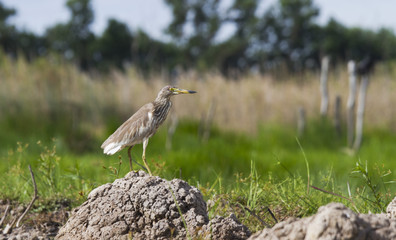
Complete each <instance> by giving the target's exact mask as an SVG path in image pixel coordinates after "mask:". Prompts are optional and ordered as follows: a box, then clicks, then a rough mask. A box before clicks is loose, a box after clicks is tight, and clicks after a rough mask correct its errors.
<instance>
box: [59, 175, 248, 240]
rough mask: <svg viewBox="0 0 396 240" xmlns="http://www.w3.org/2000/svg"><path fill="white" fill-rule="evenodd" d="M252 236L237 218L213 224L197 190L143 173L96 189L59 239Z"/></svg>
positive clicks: (214, 221) (71, 218)
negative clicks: (211, 235)
mask: <svg viewBox="0 0 396 240" xmlns="http://www.w3.org/2000/svg"><path fill="white" fill-rule="evenodd" d="M175 200H176V201H175ZM179 212H181V213H182V216H180V214H179ZM222 224H223V225H224V226H221V225H222ZM208 231H209V232H208ZM248 231H249V230H248V229H247V228H246V227H245V226H243V225H242V224H240V223H239V222H238V220H236V218H235V216H233V217H229V218H220V217H217V218H215V219H214V220H212V221H211V222H210V223H209V219H208V214H207V212H206V203H205V201H204V200H203V198H202V194H201V193H200V192H199V191H198V189H196V188H195V187H191V186H190V185H188V184H187V183H186V182H184V181H182V180H180V179H174V180H172V181H167V180H164V179H161V178H159V177H153V176H149V175H147V174H146V173H145V172H143V171H140V172H137V173H135V172H130V173H128V174H127V175H126V176H125V177H124V178H122V179H117V180H115V181H114V182H113V183H112V184H105V185H103V186H100V187H98V188H96V189H94V190H93V191H92V192H91V193H90V194H89V195H88V199H87V201H86V202H84V203H83V204H82V205H81V206H79V207H78V208H76V209H75V210H74V211H73V212H72V214H71V217H70V218H69V220H68V221H67V223H66V224H65V225H64V226H63V227H62V228H61V229H60V230H59V232H58V235H57V236H56V239H128V238H133V239H170V238H172V239H186V237H187V236H190V237H191V236H192V237H194V236H198V235H199V234H201V236H208V235H210V234H213V238H212V239H246V238H247V237H248V236H249V235H250V232H248ZM239 232H241V234H239Z"/></svg>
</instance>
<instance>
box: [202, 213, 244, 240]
mask: <svg viewBox="0 0 396 240" xmlns="http://www.w3.org/2000/svg"><path fill="white" fill-rule="evenodd" d="M250 235H251V233H250V231H249V229H248V228H247V227H246V226H245V225H243V224H241V223H240V222H239V221H238V219H237V218H236V216H235V215H234V214H231V215H230V216H229V217H227V218H223V217H220V216H216V217H215V218H213V219H212V220H210V222H209V224H207V225H205V226H203V228H202V231H201V233H200V237H201V238H203V239H219V240H223V239H224V240H228V239H234V240H242V239H247V238H248V237H249V236H250Z"/></svg>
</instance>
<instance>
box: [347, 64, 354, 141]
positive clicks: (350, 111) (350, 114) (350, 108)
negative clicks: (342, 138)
mask: <svg viewBox="0 0 396 240" xmlns="http://www.w3.org/2000/svg"><path fill="white" fill-rule="evenodd" d="M348 73H349V96H348V101H347V141H348V147H352V145H353V137H354V126H355V124H354V122H355V113H354V112H355V99H356V63H355V61H352V60H351V61H349V62H348Z"/></svg>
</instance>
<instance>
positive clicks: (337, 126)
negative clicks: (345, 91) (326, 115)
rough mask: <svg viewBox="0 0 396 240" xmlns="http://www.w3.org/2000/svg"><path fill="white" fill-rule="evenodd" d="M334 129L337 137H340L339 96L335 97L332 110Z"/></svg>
mask: <svg viewBox="0 0 396 240" xmlns="http://www.w3.org/2000/svg"><path fill="white" fill-rule="evenodd" d="M334 127H335V130H336V132H337V135H338V136H341V96H340V95H337V97H336V100H335V108H334Z"/></svg>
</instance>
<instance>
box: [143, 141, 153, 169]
mask: <svg viewBox="0 0 396 240" xmlns="http://www.w3.org/2000/svg"><path fill="white" fill-rule="evenodd" d="M148 141H149V140H148V138H147V139H145V140H144V141H143V155H142V158H143V163H144V166H146V168H147V170H148V172H149V174H150V176H152V175H153V174H151V171H150V168H149V166H148V165H147V162H146V147H147V144H148Z"/></svg>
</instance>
